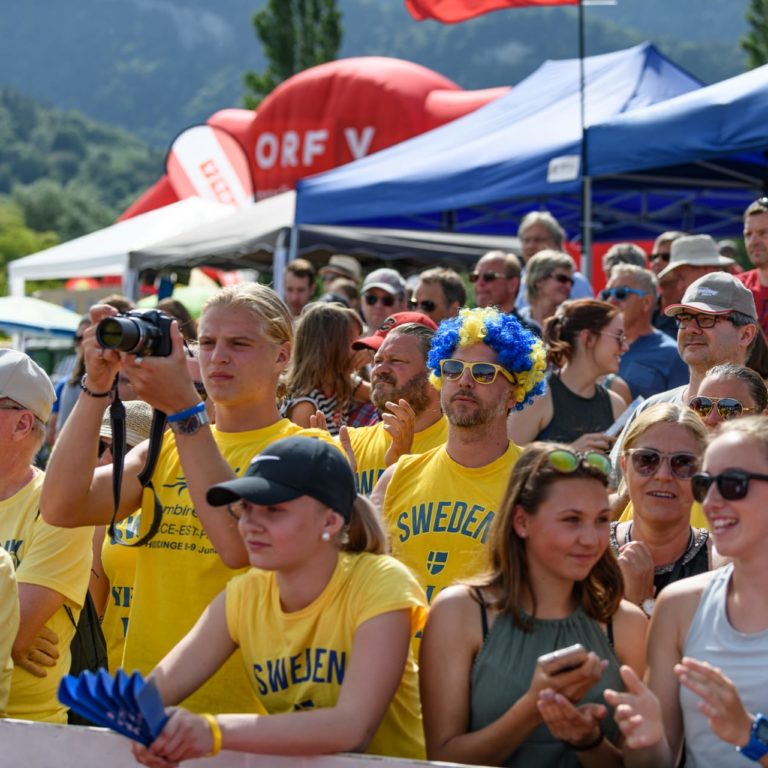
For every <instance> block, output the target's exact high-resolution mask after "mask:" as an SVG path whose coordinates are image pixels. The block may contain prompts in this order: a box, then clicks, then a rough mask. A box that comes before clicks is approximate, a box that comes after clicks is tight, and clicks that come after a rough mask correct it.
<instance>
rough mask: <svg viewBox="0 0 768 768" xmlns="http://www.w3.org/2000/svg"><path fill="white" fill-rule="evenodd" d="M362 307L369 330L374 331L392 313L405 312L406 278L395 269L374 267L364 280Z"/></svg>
mask: <svg viewBox="0 0 768 768" xmlns="http://www.w3.org/2000/svg"><path fill="white" fill-rule="evenodd" d="M361 293H362V301H361V307H362V310H363V317H364V318H365V324H366V326H367V327H368V331H369V332H370V333H373V332H374V331H375V330H376V329H377V328H378V327H379V326H380V325H381V324H382V323H383V322H384V321H385V320H386V319H387V318H388V317H389V316H390V315H394V314H396V313H397V312H405V310H406V309H408V307H407V306H406V302H405V280H404V279H403V276H402V275H401V274H400V273H399V272H398V271H397V270H394V269H388V268H387V267H383V268H382V269H374V270H373V272H371V274H370V275H368V276H367V277H366V278H365V281H364V282H363V290H362V291H361Z"/></svg>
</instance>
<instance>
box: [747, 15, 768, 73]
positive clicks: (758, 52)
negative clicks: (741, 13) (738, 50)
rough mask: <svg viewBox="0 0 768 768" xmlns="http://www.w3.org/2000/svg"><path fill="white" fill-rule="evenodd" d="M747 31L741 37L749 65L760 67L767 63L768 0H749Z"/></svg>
mask: <svg viewBox="0 0 768 768" xmlns="http://www.w3.org/2000/svg"><path fill="white" fill-rule="evenodd" d="M747 22H748V23H749V31H748V32H747V34H746V35H745V36H744V37H743V38H742V39H741V47H742V48H743V49H744V50H745V51H746V52H747V60H748V61H749V66H750V67H752V68H754V67H761V66H762V65H763V64H766V63H768V0H750V2H749V7H748V8H747Z"/></svg>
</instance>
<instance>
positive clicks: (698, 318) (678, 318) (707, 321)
mask: <svg viewBox="0 0 768 768" xmlns="http://www.w3.org/2000/svg"><path fill="white" fill-rule="evenodd" d="M730 319H731V316H730V315H706V314H699V315H694V314H692V313H690V312H681V313H680V314H679V315H675V323H676V324H677V327H678V328H685V327H686V326H688V325H690V324H691V323H696V325H698V326H699V328H714V327H715V325H716V324H717V321H718V320H730Z"/></svg>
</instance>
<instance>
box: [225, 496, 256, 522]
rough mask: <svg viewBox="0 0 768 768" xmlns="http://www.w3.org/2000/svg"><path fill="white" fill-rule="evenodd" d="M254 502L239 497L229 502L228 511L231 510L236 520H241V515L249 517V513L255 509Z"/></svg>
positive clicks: (230, 512)
mask: <svg viewBox="0 0 768 768" xmlns="http://www.w3.org/2000/svg"><path fill="white" fill-rule="evenodd" d="M253 506H254V505H253V504H251V502H250V501H248V500H247V499H238V500H237V501H232V502H230V503H229V504H227V512H229V514H230V515H232V517H234V518H235V520H239V519H240V518H241V517H248V514H249V513H250V511H251V510H252V509H253Z"/></svg>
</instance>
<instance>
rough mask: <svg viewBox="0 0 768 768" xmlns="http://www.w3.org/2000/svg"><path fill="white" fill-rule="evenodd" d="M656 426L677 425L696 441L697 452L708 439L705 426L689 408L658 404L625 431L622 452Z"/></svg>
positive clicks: (671, 404) (647, 410) (645, 411)
mask: <svg viewBox="0 0 768 768" xmlns="http://www.w3.org/2000/svg"><path fill="white" fill-rule="evenodd" d="M657 424H679V425H680V426H681V427H683V428H684V429H685V430H686V431H687V432H688V433H689V434H690V435H691V437H692V438H693V439H694V440H695V441H696V443H697V444H698V447H699V450H700V451H702V452H703V451H704V446H705V445H706V444H707V438H708V432H707V427H706V425H705V424H704V422H703V421H702V420H701V419H700V418H699V416H698V415H697V414H696V413H694V412H693V411H692V410H691V409H690V408H686V407H684V406H682V405H677V404H676V403H659V404H658V405H653V406H651V407H650V408H646V409H645V410H644V411H643V412H642V413H641V414H640V415H639V416H638V417H637V418H636V419H635V420H634V421H633V422H632V425H631V426H630V428H629V429H628V430H627V435H626V437H625V438H624V445H623V446H622V450H623V451H624V452H626V451H628V450H629V449H630V448H631V447H632V446H633V445H634V444H635V441H637V440H638V439H639V438H640V437H641V436H642V435H643V434H644V433H645V432H646V431H647V430H649V429H650V428H651V427H654V426H656V425H657Z"/></svg>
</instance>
